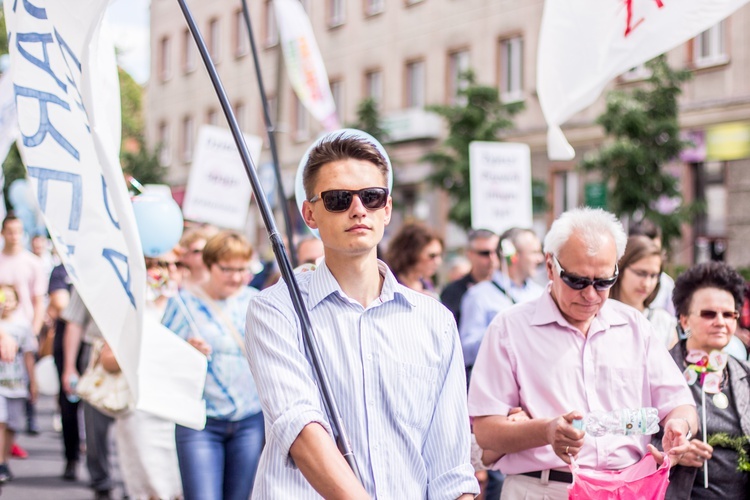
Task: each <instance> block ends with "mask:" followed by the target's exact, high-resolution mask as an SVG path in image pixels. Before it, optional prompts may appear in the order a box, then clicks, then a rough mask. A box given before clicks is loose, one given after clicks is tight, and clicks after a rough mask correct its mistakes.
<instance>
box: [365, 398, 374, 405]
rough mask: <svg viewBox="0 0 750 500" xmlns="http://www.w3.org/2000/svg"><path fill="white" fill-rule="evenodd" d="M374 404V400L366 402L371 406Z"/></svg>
mask: <svg viewBox="0 0 750 500" xmlns="http://www.w3.org/2000/svg"><path fill="white" fill-rule="evenodd" d="M374 404H375V401H373V400H372V399H371V400H369V401H368V402H367V405H368V406H373V405H374Z"/></svg>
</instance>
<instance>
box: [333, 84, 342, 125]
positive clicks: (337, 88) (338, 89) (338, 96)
mask: <svg viewBox="0 0 750 500" xmlns="http://www.w3.org/2000/svg"><path fill="white" fill-rule="evenodd" d="M330 85H331V96H332V97H333V103H334V105H335V106H336V116H338V118H339V120H343V119H344V82H343V81H341V80H332V81H331V84H330Z"/></svg>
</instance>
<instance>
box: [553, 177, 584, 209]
mask: <svg viewBox="0 0 750 500" xmlns="http://www.w3.org/2000/svg"><path fill="white" fill-rule="evenodd" d="M552 193H553V194H552V210H553V213H554V214H555V217H557V216H559V215H560V214H562V213H563V212H565V211H567V210H570V209H572V208H575V207H577V206H578V197H579V195H578V173H577V172H576V171H574V170H558V171H555V172H553V173H552Z"/></svg>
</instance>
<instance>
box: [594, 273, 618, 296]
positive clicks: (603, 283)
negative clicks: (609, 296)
mask: <svg viewBox="0 0 750 500" xmlns="http://www.w3.org/2000/svg"><path fill="white" fill-rule="evenodd" d="M616 281H617V277H616V276H615V277H613V278H607V279H601V280H594V289H596V290H598V291H600V292H603V291H604V290H609V289H610V288H612V287H613V286H614V284H615V282H616Z"/></svg>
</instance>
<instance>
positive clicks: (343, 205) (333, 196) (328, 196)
mask: <svg viewBox="0 0 750 500" xmlns="http://www.w3.org/2000/svg"><path fill="white" fill-rule="evenodd" d="M352 196H353V195H352V193H351V192H350V191H345V190H343V189H335V190H333V191H326V192H325V193H322V197H323V205H325V207H326V210H328V211H329V212H343V211H344V210H346V209H347V208H349V206H350V205H351V204H352Z"/></svg>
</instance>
